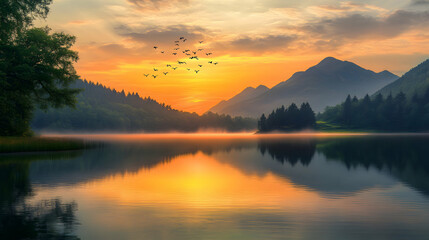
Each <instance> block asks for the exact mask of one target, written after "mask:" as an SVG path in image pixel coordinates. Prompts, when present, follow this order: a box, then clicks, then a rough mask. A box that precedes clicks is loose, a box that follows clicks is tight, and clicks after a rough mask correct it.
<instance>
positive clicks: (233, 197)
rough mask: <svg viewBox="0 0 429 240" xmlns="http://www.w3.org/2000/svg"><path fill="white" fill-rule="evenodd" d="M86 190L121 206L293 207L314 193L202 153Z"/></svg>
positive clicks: (94, 183)
mask: <svg viewBox="0 0 429 240" xmlns="http://www.w3.org/2000/svg"><path fill="white" fill-rule="evenodd" d="M86 188H87V189H86V192H87V193H90V194H96V195H101V196H102V197H103V198H107V199H115V200H117V201H119V202H121V204H125V205H140V204H154V203H156V204H162V203H165V204H170V203H173V204H175V205H182V206H188V207H204V206H206V207H232V206H233V207H276V206H277V207H279V205H281V204H282V203H284V202H285V201H287V200H288V199H289V200H292V199H293V201H292V202H294V205H295V207H298V206H300V205H302V204H304V205H305V202H306V200H309V199H313V198H315V197H317V194H316V193H314V192H309V191H307V190H305V189H300V188H297V187H295V186H293V185H292V184H291V183H290V182H288V181H286V180H284V179H280V178H278V177H276V176H274V175H272V174H267V175H266V176H264V177H257V176H247V175H244V174H243V173H242V172H240V171H239V170H238V169H235V168H233V167H231V166H230V165H226V164H222V163H219V162H218V161H216V160H215V159H213V158H212V157H209V156H207V155H204V154H202V153H198V154H196V155H185V156H179V157H177V158H175V159H173V160H172V161H171V163H169V164H162V165H158V166H157V167H155V168H153V169H150V170H141V171H139V172H138V173H136V174H124V175H116V176H113V177H110V178H106V179H103V180H99V181H95V182H92V183H88V184H87V185H86Z"/></svg>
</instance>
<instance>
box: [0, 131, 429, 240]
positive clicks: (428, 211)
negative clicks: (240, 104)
mask: <svg viewBox="0 0 429 240" xmlns="http://www.w3.org/2000/svg"><path fill="white" fill-rule="evenodd" d="M75 137H82V138H85V139H87V140H88V141H97V142H102V144H101V145H100V146H99V147H96V148H93V149H87V150H83V151H75V152H61V153H54V154H25V155H2V156H0V180H1V181H0V207H1V208H0V214H1V219H0V220H1V223H0V239H9V238H11V239H12V237H11V236H14V237H23V238H24V237H28V236H30V237H31V236H33V237H34V236H36V235H37V234H39V236H42V237H41V238H43V239H56V238H70V239H74V238H80V239H389V240H391V239H393V240H395V239H407V240H408V239H429V227H428V223H429V159H428V154H429V137H425V136H330V137H326V136H317V137H314V136H299V135H295V136H294V135H292V136H278V135H277V136H264V137H261V136H259V137H258V136H250V135H228V136H220V135H197V136H195V135H194V136H189V135H98V136H95V135H94V136H84V135H82V136H75Z"/></svg>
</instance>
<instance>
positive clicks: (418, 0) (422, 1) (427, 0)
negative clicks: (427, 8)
mask: <svg viewBox="0 0 429 240" xmlns="http://www.w3.org/2000/svg"><path fill="white" fill-rule="evenodd" d="M411 5H429V0H412V1H411Z"/></svg>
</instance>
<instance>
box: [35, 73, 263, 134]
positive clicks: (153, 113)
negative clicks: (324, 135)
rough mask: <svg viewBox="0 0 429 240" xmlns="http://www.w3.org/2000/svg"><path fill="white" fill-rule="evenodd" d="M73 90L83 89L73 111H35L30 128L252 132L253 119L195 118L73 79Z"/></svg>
mask: <svg viewBox="0 0 429 240" xmlns="http://www.w3.org/2000/svg"><path fill="white" fill-rule="evenodd" d="M72 87H73V88H79V89H83V91H82V92H81V93H79V94H78V95H77V104H76V108H75V109H72V108H62V109H49V110H47V111H46V112H44V111H42V110H37V111H36V112H35V116H34V118H33V121H32V124H31V126H32V129H33V130H35V131H36V132H41V131H62V132H70V131H79V132H94V131H109V132H124V131H125V132H135V131H147V132H166V131H186V132H188V131H197V130H200V129H221V130H226V131H245V130H253V129H256V120H254V119H248V118H241V117H235V118H232V117H230V116H227V115H218V114H214V113H207V114H204V115H202V116H199V115H198V114H196V113H189V112H183V111H178V110H175V109H172V108H171V107H170V106H168V105H165V104H161V103H158V102H157V101H155V100H153V99H151V98H150V97H148V98H142V97H140V96H139V94H137V93H128V94H126V93H125V92H124V91H123V90H122V91H121V92H118V91H116V90H115V89H110V88H107V87H105V86H103V85H101V84H98V83H97V84H95V83H92V82H88V81H86V80H85V81H82V80H77V81H76V83H75V84H74V85H73V86H72Z"/></svg>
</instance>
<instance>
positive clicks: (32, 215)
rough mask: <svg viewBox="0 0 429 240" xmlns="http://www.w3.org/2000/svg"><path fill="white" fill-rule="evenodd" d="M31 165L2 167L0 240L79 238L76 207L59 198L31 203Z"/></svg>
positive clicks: (0, 169) (4, 165)
mask: <svg viewBox="0 0 429 240" xmlns="http://www.w3.org/2000/svg"><path fill="white" fill-rule="evenodd" d="M28 169H29V163H28V162H17V163H2V164H0V239H77V237H75V236H73V235H72V233H73V230H74V226H75V225H76V217H75V212H76V210H77V204H76V203H74V202H72V203H62V202H61V200H59V199H52V200H43V201H41V202H39V203H37V204H28V203H26V200H27V198H28V197H29V196H31V193H32V189H31V185H30V181H29V177H28V172H29V170H28Z"/></svg>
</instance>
